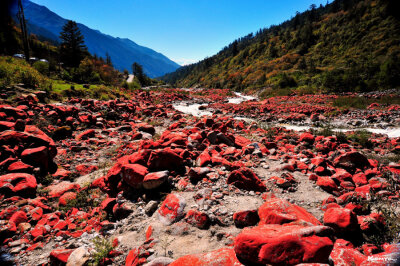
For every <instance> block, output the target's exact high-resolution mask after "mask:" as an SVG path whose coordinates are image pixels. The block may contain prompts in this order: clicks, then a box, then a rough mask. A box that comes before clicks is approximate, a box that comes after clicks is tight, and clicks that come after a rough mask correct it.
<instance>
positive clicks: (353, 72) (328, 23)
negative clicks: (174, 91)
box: [162, 0, 400, 96]
mask: <svg viewBox="0 0 400 266" xmlns="http://www.w3.org/2000/svg"><path fill="white" fill-rule="evenodd" d="M398 2H399V1H397V0H336V1H334V2H332V3H330V4H327V5H325V6H322V5H321V6H319V7H316V6H315V5H312V6H311V7H310V9H309V10H307V11H305V12H303V13H297V14H296V15H295V16H294V17H293V18H292V19H290V20H288V21H285V22H283V23H282V24H280V25H278V26H271V27H269V28H265V29H261V30H259V31H258V32H257V33H255V34H252V33H251V34H249V35H247V36H245V37H243V38H240V39H237V40H235V41H234V42H232V43H231V44H230V45H228V46H227V47H225V48H224V49H223V50H221V51H220V52H219V53H218V54H216V55H214V56H212V57H209V58H206V59H204V60H202V61H200V62H198V63H196V64H192V65H189V66H184V67H181V68H179V69H178V70H177V71H176V72H173V73H170V74H167V75H165V76H164V77H162V79H163V80H164V81H167V82H169V83H172V84H176V85H177V86H180V87H206V88H211V87H214V88H231V89H235V90H244V89H246V90H257V91H261V92H262V93H263V95H265V96H268V95H273V94H275V95H277V94H281V95H284V94H289V93H292V92H293V91H294V90H296V91H297V92H298V93H312V92H318V91H328V92H340V91H367V90H376V89H381V88H393V87H397V86H400V60H399V58H400V22H399V13H398V12H397V11H398V10H400V7H399V3H398Z"/></svg>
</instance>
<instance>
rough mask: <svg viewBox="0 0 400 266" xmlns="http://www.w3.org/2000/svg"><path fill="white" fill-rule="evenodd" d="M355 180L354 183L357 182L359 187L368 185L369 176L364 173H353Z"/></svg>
mask: <svg viewBox="0 0 400 266" xmlns="http://www.w3.org/2000/svg"><path fill="white" fill-rule="evenodd" d="M353 182H354V184H356V186H357V187H359V186H363V185H367V184H368V180H367V176H366V175H365V174H364V173H358V174H355V175H353Z"/></svg>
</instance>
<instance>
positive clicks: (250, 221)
mask: <svg viewBox="0 0 400 266" xmlns="http://www.w3.org/2000/svg"><path fill="white" fill-rule="evenodd" d="M233 221H234V223H235V225H236V227H238V228H243V227H247V226H254V225H256V224H258V222H259V221H260V217H259V216H258V212H257V210H251V211H241V212H236V213H234V214H233Z"/></svg>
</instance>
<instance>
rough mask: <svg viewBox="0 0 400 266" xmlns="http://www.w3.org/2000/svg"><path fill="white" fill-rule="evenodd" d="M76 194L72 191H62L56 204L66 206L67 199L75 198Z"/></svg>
mask: <svg viewBox="0 0 400 266" xmlns="http://www.w3.org/2000/svg"><path fill="white" fill-rule="evenodd" d="M76 195H77V194H76V193H75V192H72V191H70V192H66V193H64V194H63V195H62V196H61V197H60V199H59V200H58V205H60V206H66V205H67V203H68V202H69V201H71V200H74V199H76Z"/></svg>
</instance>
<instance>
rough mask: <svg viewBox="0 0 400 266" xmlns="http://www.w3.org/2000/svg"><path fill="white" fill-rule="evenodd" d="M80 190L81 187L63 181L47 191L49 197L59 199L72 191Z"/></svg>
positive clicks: (49, 187)
mask: <svg viewBox="0 0 400 266" xmlns="http://www.w3.org/2000/svg"><path fill="white" fill-rule="evenodd" d="M79 188H80V186H79V185H78V184H75V183H71V182H68V181H62V182H60V183H58V184H55V185H51V186H48V187H47V188H46V189H47V190H48V191H49V197H51V198H59V197H60V196H61V195H63V194H64V193H65V192H67V191H70V190H78V189H79Z"/></svg>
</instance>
